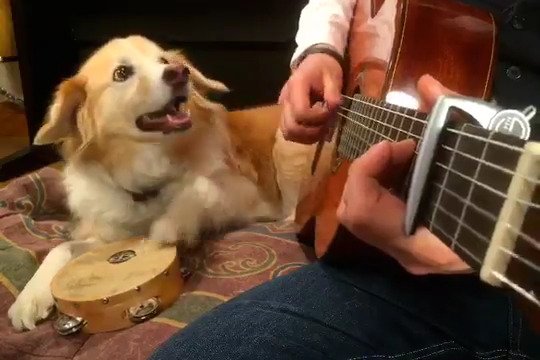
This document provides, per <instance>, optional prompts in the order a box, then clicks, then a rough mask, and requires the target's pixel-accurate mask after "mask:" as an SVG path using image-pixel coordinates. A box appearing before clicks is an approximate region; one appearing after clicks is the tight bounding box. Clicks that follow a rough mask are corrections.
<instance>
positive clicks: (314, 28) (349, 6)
mask: <svg viewBox="0 0 540 360" xmlns="http://www.w3.org/2000/svg"><path fill="white" fill-rule="evenodd" d="M356 1H357V0H309V2H308V4H307V5H306V6H304V8H303V9H302V11H301V13H300V19H299V21H298V31H297V33H296V38H295V40H296V45H297V47H296V50H295V51H294V54H293V56H292V58H291V64H292V63H293V62H294V61H295V60H296V58H297V57H298V56H300V55H301V54H302V53H303V52H304V51H305V50H306V49H307V48H309V47H310V46H312V45H315V44H319V43H324V44H327V45H330V46H332V47H333V48H334V50H336V51H337V52H338V53H339V54H341V55H343V54H344V52H345V48H346V46H347V38H348V34H349V26H350V22H351V19H352V16H353V11H354V6H355V4H356Z"/></svg>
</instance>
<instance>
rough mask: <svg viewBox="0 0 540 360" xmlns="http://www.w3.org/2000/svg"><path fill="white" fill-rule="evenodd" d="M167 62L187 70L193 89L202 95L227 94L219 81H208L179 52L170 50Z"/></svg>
mask: <svg viewBox="0 0 540 360" xmlns="http://www.w3.org/2000/svg"><path fill="white" fill-rule="evenodd" d="M167 56H168V59H169V61H171V62H174V63H177V64H180V65H183V66H185V67H187V68H188V69H189V73H190V77H191V80H192V81H193V85H194V86H195V88H196V89H197V90H198V91H199V92H201V93H202V94H206V93H207V92H208V91H217V92H222V93H226V92H229V88H228V87H227V86H226V85H225V84H223V83H222V82H220V81H217V80H213V79H209V78H207V77H206V76H204V75H203V74H202V73H201V72H200V71H199V70H198V69H197V68H196V67H195V66H193V64H191V62H189V60H187V59H186V58H185V57H184V56H183V55H182V53H181V52H180V51H178V50H170V51H168V52H167Z"/></svg>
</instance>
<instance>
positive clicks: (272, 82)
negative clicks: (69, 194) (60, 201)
mask: <svg viewBox="0 0 540 360" xmlns="http://www.w3.org/2000/svg"><path fill="white" fill-rule="evenodd" d="M306 3H307V0H264V1H261V0H251V1H249V0H227V1H224V0H222V1H217V0H176V1H172V0H154V1H152V0H146V1H138V0H132V1H127V0H108V1H105V0H92V1H81V2H78V1H77V0H72V1H69V2H68V1H56V0H54V1H44V0H12V1H11V6H12V13H13V21H14V27H15V39H16V42H17V51H18V55H19V57H20V61H19V65H20V69H21V80H22V85H23V92H24V98H25V110H26V115H27V118H28V128H29V135H30V138H31V139H33V137H34V135H35V133H36V132H37V129H38V128H39V126H40V125H41V123H42V121H43V116H44V114H45V111H46V109H47V106H48V104H49V102H50V100H51V96H52V93H53V91H54V89H55V87H56V86H57V85H58V83H59V82H60V81H61V80H62V79H63V78H66V77H69V76H70V75H72V74H73V73H74V72H75V71H76V69H77V67H78V66H79V64H80V63H81V62H82V61H83V60H84V59H85V58H86V56H88V55H89V53H91V52H92V51H93V50H94V49H96V48H97V47H99V46H101V45H102V44H103V43H105V42H106V41H107V40H109V39H111V38H112V37H115V36H126V35H130V34H141V35H145V36H147V37H149V38H151V39H152V40H154V41H156V42H158V43H159V44H161V45H162V46H164V47H171V48H179V49H182V50H184V52H185V53H186V54H187V56H188V57H189V58H190V59H191V60H192V62H193V63H194V64H195V65H196V66H197V67H198V68H199V69H200V70H201V71H202V72H203V73H205V74H206V75H208V76H210V77H213V78H215V79H218V80H220V81H223V82H224V83H226V84H227V86H229V88H230V89H231V90H232V92H231V93H229V94H227V95H224V96H223V97H222V98H220V99H219V100H220V101H222V102H223V103H224V104H225V105H226V106H227V107H229V108H231V109H235V108H241V107H247V106H252V105H258V104H265V103H272V102H275V101H276V100H277V97H278V95H279V90H280V89H281V86H282V85H283V83H284V82H285V80H286V79H287V77H288V75H289V60H290V57H291V55H292V52H293V50H294V46H295V43H294V36H295V34H296V30H297V26H298V17H299V15H300V11H301V9H302V7H303V6H304V5H305V4H306ZM29 153H31V155H32V156H34V157H32V158H28V156H26V155H25V156H26V158H25V159H22V160H21V161H22V162H23V163H28V162H32V164H34V163H35V165H34V166H39V165H42V163H43V161H44V162H49V161H50V159H49V156H50V153H49V152H48V151H47V149H46V148H39V149H34V148H31V149H29ZM35 155H37V156H38V157H42V158H43V157H46V159H44V160H43V161H42V162H39V161H38V160H37V159H36V158H35ZM21 161H19V164H20V163H21ZM40 161H41V160H40ZM34 166H32V167H34ZM12 167H13V166H11V165H9V164H5V165H4V166H3V171H2V172H3V174H2V175H5V176H7V175H6V174H7V171H8V170H9V169H10V168H12Z"/></svg>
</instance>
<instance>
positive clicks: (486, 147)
mask: <svg viewBox="0 0 540 360" xmlns="http://www.w3.org/2000/svg"><path fill="white" fill-rule="evenodd" d="M489 139H491V133H490V134H489ZM488 146H489V142H485V143H484V146H483V149H482V154H481V155H480V159H481V160H483V159H484V157H485V156H486V151H487V149H488ZM457 148H458V149H459V147H457ZM481 167H482V163H480V162H478V163H477V164H476V169H475V171H474V175H473V177H472V178H473V180H477V179H478V174H479V173H480V168H481ZM475 185H476V184H475V183H474V181H471V185H470V188H469V191H468V193H467V201H468V202H470V201H471V196H472V193H473V190H474V187H475ZM467 208H468V205H467V204H463V209H462V211H461V216H460V219H459V220H460V226H459V227H458V229H457V230H456V233H455V234H454V240H453V243H452V246H451V248H452V249H454V248H455V242H456V241H457V239H458V237H459V234H460V232H461V231H462V228H463V226H462V224H463V221H465V214H466V212H467Z"/></svg>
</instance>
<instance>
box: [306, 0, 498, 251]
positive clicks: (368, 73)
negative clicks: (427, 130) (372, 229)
mask: <svg viewBox="0 0 540 360" xmlns="http://www.w3.org/2000/svg"><path fill="white" fill-rule="evenodd" d="M347 52H348V54H347V58H348V60H349V66H348V73H347V74H346V78H345V90H344V93H345V94H346V95H348V96H353V95H354V94H356V93H361V94H362V95H365V96H367V97H371V98H373V99H380V100H386V101H387V102H390V103H394V104H396V105H400V106H404V107H408V108H412V109H415V108H417V107H418V103H419V101H420V99H419V95H418V93H417V91H416V83H417V81H418V79H419V78H420V77H421V76H422V75H424V74H426V73H428V74H430V75H432V76H433V77H435V78H436V79H438V80H439V81H440V82H441V83H443V84H445V86H447V87H448V88H450V89H453V90H454V91H456V92H458V93H461V94H462V95H467V96H474V97H478V98H483V99H487V98H488V97H489V96H490V89H491V82H492V75H493V69H492V65H493V63H494V57H495V55H496V28H495V23H494V20H493V18H492V17H491V15H490V14H489V13H486V12H484V11H481V10H479V9H476V8H472V7H469V6H466V5H464V4H462V3H458V2H455V1H449V0H448V1H437V0H372V1H358V2H357V5H356V8H355V11H354V15H353V19H352V22H351V28H350V32H349V43H348V50H347ZM472 54H474V57H473V56H472ZM338 134H339V126H338V129H337V131H336V134H335V135H336V136H334V140H333V141H331V142H329V143H326V144H325V145H324V147H323V153H326V154H331V155H330V156H329V157H330V161H329V164H327V163H324V162H323V161H322V159H323V157H321V161H319V164H318V165H317V168H316V169H317V170H316V172H315V174H314V175H313V178H314V179H320V180H318V181H317V183H316V186H312V187H311V189H312V191H310V192H309V193H308V194H307V195H306V196H305V197H304V198H302V199H301V200H300V201H299V204H298V207H297V215H296V222H297V224H298V225H299V228H300V231H299V234H298V235H299V237H300V238H301V239H302V241H304V242H314V245H315V251H316V254H317V256H318V257H319V258H327V259H330V258H336V259H339V261H340V262H344V261H347V260H354V259H355V258H357V257H358V255H359V254H362V256H368V253H369V251H370V250H368V248H367V247H366V246H365V245H363V243H362V242H361V241H358V239H355V238H354V237H353V236H352V235H351V234H350V233H348V231H347V230H346V229H345V228H343V227H342V226H340V225H339V222H338V220H337V217H336V210H337V207H338V205H339V202H340V199H341V195H342V192H343V188H344V185H345V181H346V179H347V173H348V167H349V166H350V161H348V160H344V159H340V158H339V156H338V155H337V152H336V149H337V140H335V139H336V138H338V137H339V136H337V135H338ZM327 158H328V156H327ZM327 165H329V166H327Z"/></svg>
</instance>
